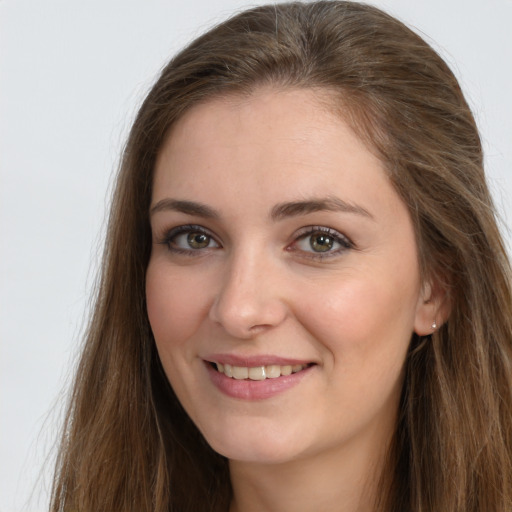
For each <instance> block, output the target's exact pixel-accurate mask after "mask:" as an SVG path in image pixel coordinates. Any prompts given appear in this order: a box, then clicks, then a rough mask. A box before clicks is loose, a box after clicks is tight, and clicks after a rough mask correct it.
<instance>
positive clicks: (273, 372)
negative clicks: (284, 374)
mask: <svg viewBox="0 0 512 512" xmlns="http://www.w3.org/2000/svg"><path fill="white" fill-rule="evenodd" d="M265 373H266V374H267V379H277V377H281V367H280V366H279V365H277V364H272V365H270V366H265Z"/></svg>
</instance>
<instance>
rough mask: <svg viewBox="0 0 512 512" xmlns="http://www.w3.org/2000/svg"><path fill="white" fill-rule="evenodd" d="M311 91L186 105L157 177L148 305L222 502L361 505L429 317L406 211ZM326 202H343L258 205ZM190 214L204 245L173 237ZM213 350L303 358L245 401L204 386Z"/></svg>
mask: <svg viewBox="0 0 512 512" xmlns="http://www.w3.org/2000/svg"><path fill="white" fill-rule="evenodd" d="M320 96H323V95H322V94H321V93H319V92H318V91H311V90H285V91H276V90H272V89H260V90H257V91H255V92H254V93H253V94H251V95H250V96H249V97H243V98H242V97H235V96H231V97H226V98H219V99H214V100H210V101H208V102H206V103H204V104H201V105H198V106H196V107H194V108H193V109H191V110H190V111H189V112H188V113H186V114H185V116H184V117H183V118H182V119H181V120H180V121H179V122H178V123H177V124H176V125H175V126H174V128H173V130H172V132H171V133H170V135H169V137H168V138H167V140H166V142H165V144H164V145H163V147H162V149H161V152H160V154H159V158H158V160H157V165H156V169H155V177H154V188H153V197H152V214H151V225H152V231H153V242H154V243H153V249H152V254H151V258H150V262H149V266H148V269H147V282H146V293H147V307H148V315H149V319H150V323H151V326H152V330H153V333H154V336H155V341H156V344H157V348H158V352H159V355H160V358H161V360H162V364H163V367H164V369H165V371H166V374H167V376H168V378H169V381H170V383H171V385H172V387H173V389H174V390H175V392H176V394H177V396H178V398H179V399H180V401H181V402H182V404H183V406H184V407H185V409H186V410H187V412H188V414H189V415H190V417H191V418H192V420H193V421H194V422H195V424H196V425H197V427H198V428H199V429H200V431H201V432H202V433H203V435H204V436H205V438H206V440H207V441H208V442H209V443H210V445H211V446H212V447H213V448H214V449H215V450H216V451H218V452H219V453H221V454H223V455H225V456H226V457H228V458H229V459H230V470H231V476H232V482H233V488H234V501H233V504H232V510H233V511H237V510H244V511H251V510H258V511H260V512H261V511H270V510H279V511H286V510H294V511H295V512H296V511H300V510H313V509H316V510H322V511H329V510H337V511H340V510H343V511H356V510H359V511H363V510H372V508H371V503H372V499H373V495H374V491H375V481H376V480H377V475H378V471H379V469H380V465H381V463H382V459H383V457H384V453H385V450H386V448H387V447H388V445H389V442H390V439H391V437H392V434H393V429H394V426H395V422H396V414H397V408H398V401H399V396H400V391H401V387H402V382H403V368H404V360H405V357H406V353H407V349H408V345H409V342H410V339H411V335H412V333H413V332H414V331H416V332H417V333H418V334H427V333H429V332H431V328H430V326H431V324H432V321H433V319H434V318H435V315H436V311H435V301H434V300H432V297H431V288H430V286H429V285H428V284H424V283H422V281H421V278H420V271H419V266H418V255H417V247H416V244H415V237H414V230H413V227H412V223H411V219H410V216H409V214H408V211H407V208H406V206H405V205H404V204H403V202H402V201H401V199H400V198H399V196H398V195H397V193H396V191H395V190H394V188H393V186H392V185H391V183H390V182H389V180H388V178H387V175H386V173H385V170H384V168H383V165H382V163H381V162H380V161H379V160H378V159H377V158H376V156H374V154H373V153H372V152H371V151H370V150H369V149H368V148H367V147H366V146H365V145H364V144H363V143H362V142H361V141H360V140H359V139H358V138H357V137H356V135H355V134H354V133H353V132H352V131H351V129H350V128H349V127H348V125H347V124H346V123H345V122H344V120H343V119H342V118H341V117H340V116H339V115H334V114H333V113H331V112H329V111H328V110H327V108H326V102H325V97H322V98H320ZM320 99H322V101H320ZM334 197H336V198H338V199H340V200H342V201H344V202H345V203H346V204H348V205H350V208H345V210H346V211H341V210H337V209H332V208H331V209H322V208H320V209H319V210H318V211H308V210H307V209H305V208H304V207H302V208H295V209H294V210H293V211H291V209H290V208H288V210H286V209H284V210H286V211H284V210H283V209H281V215H280V216H276V215H274V217H272V215H271V213H272V211H274V213H275V209H276V205H280V204H282V203H288V202H303V201H311V200H315V201H317V200H318V199H325V198H329V199H332V198H334ZM171 200H174V201H176V200H178V201H191V202H195V203H200V204H202V205H205V206H206V207H207V208H208V209H209V210H214V212H215V214H216V216H215V217H205V216H204V213H205V212H204V211H199V210H197V208H196V210H194V211H191V210H187V211H185V210H186V209H184V208H182V206H180V207H179V208H178V210H182V211H178V210H176V209H175V208H176V203H171V202H170V201H171ZM310 206H311V205H310ZM323 206H326V205H325V204H324V205H323ZM328 206H329V207H330V206H332V205H328ZM317 207H318V205H317ZM310 209H311V208H310ZM208 213H211V212H210V211H209V212H208ZM191 224H192V225H196V226H201V228H202V229H204V230H206V233H207V237H203V238H200V240H201V241H202V242H204V243H205V244H206V246H205V247H203V248H196V249H194V248H191V247H190V245H189V242H188V241H187V234H188V233H185V234H183V233H181V234H178V235H176V234H175V233H173V232H171V234H169V231H170V230H172V229H174V228H177V227H179V226H184V225H185V226H186V225H191ZM311 226H313V227H314V228H313V231H315V230H317V231H318V229H317V228H318V227H320V228H322V229H323V228H329V229H330V230H331V231H330V233H329V234H328V236H330V237H331V238H330V241H331V242H332V241H333V240H334V242H333V244H332V248H331V246H330V245H329V244H327V247H328V250H326V251H325V252H321V253H319V252H315V248H318V243H317V245H314V244H315V242H319V241H321V240H322V239H321V235H325V233H320V234H318V233H317V234H315V233H311V231H312V230H311V228H310V227H311ZM195 231H197V228H190V229H189V232H195ZM194 236H196V235H192V237H194ZM319 237H320V238H319ZM194 240H198V239H197V238H196V239H194ZM324 241H325V240H324ZM311 242H313V245H314V247H313V246H312V245H311ZM319 254H320V255H319ZM322 256H323V257H322ZM438 323H439V322H438ZM212 354H234V355H236V356H239V357H241V358H245V357H251V356H260V355H262V354H264V355H270V356H272V357H274V356H276V357H277V356H279V357H283V358H294V359H298V360H300V361H307V362H310V363H314V365H313V366H312V367H311V368H310V369H309V370H308V371H307V372H306V374H305V375H304V377H303V378H302V379H301V380H300V382H299V383H298V384H297V385H295V386H293V387H292V388H290V389H287V390H285V391H283V392H281V393H278V394H277V395H275V396H271V397H269V398H266V399H259V400H250V399H242V398H233V397H230V396H227V395H226V394H225V393H223V392H221V391H220V390H219V389H218V388H217V387H216V386H215V385H214V384H213V383H212V380H211V378H210V374H209V372H208V370H207V366H206V364H205V360H211V357H212ZM340 507H341V508H340Z"/></svg>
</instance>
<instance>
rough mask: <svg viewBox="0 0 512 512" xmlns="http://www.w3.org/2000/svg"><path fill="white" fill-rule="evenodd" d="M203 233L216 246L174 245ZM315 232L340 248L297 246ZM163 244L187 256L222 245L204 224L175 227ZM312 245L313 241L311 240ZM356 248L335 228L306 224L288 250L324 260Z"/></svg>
mask: <svg viewBox="0 0 512 512" xmlns="http://www.w3.org/2000/svg"><path fill="white" fill-rule="evenodd" d="M187 233H188V234H196V233H197V234H202V235H205V236H206V237H208V239H209V240H208V245H209V244H210V243H211V242H212V241H213V242H214V243H215V244H216V246H214V247H204V248H197V249H192V248H191V249H184V248H181V247H177V246H175V245H173V242H175V240H176V238H177V237H178V236H180V235H184V234H187ZM315 234H321V235H326V236H328V237H330V238H331V239H332V241H333V242H334V243H337V244H339V245H340V247H339V248H337V249H336V250H330V249H329V250H326V251H325V252H316V251H313V250H311V251H306V250H302V249H297V248H296V247H295V246H296V245H297V244H298V243H299V242H300V241H303V240H305V239H307V238H308V237H312V236H313V235H315ZM158 243H159V244H161V245H165V246H167V248H168V249H169V251H170V252H172V253H174V254H182V255H186V256H201V255H202V254H204V250H206V249H212V248H213V249H217V248H220V247H222V246H221V244H220V243H219V242H217V240H216V239H215V237H214V236H213V235H212V233H210V231H208V230H207V229H205V228H203V227H202V226H198V225H195V224H186V225H183V226H177V227H175V228H172V229H170V230H169V231H167V232H166V233H165V235H164V236H163V238H162V239H161V240H160V241H159V242H158ZM310 245H311V241H310ZM350 249H354V244H353V243H352V241H351V240H350V239H349V238H348V237H347V236H345V235H343V234H341V233H339V232H338V231H336V230H335V229H332V228H328V227H325V226H306V227H304V228H302V229H301V230H299V232H298V234H297V235H296V236H295V239H294V241H293V242H292V244H290V245H289V246H288V247H287V250H288V251H290V252H301V253H303V254H307V256H305V257H306V258H310V259H316V260H323V259H326V258H331V257H334V256H338V255H339V254H340V253H342V252H345V251H347V250H350Z"/></svg>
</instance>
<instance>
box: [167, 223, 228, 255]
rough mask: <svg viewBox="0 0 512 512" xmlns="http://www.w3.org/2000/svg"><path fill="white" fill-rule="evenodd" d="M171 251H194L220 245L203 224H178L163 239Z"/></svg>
mask: <svg viewBox="0 0 512 512" xmlns="http://www.w3.org/2000/svg"><path fill="white" fill-rule="evenodd" d="M161 243H162V244H164V245H167V247H168V248H169V250H170V251H173V252H178V253H192V252H197V251H201V250H204V249H212V248H218V247H220V245H219V244H218V243H217V242H216V241H215V239H214V238H213V236H212V235H211V234H210V233H208V231H206V230H205V229H204V228H202V227H201V226H178V227H176V228H173V229H171V230H170V231H169V232H168V233H167V234H166V235H165V237H164V238H163V240H162V241H161Z"/></svg>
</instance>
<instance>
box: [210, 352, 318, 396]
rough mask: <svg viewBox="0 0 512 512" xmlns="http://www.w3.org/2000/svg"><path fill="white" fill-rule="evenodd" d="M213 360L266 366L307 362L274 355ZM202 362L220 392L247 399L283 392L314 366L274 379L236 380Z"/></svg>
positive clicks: (296, 383)
mask: <svg viewBox="0 0 512 512" xmlns="http://www.w3.org/2000/svg"><path fill="white" fill-rule="evenodd" d="M231 361H233V362H231ZM235 361H236V362H235ZM256 361H257V362H256ZM263 361H264V362H263ZM267 361H268V362H267ZM277 361H284V362H277ZM215 362H219V363H221V364H233V365H235V366H249V367H254V366H266V365H270V364H276V365H279V366H285V365H289V364H290V365H293V364H308V363H304V362H301V361H298V362H296V360H294V359H281V358H275V357H274V358H272V359H271V360H269V359H266V358H265V357H259V356H258V357H256V358H242V359H240V358H238V357H236V356H229V357H228V356H226V357H222V358H217V359H215ZM204 363H205V367H206V370H207V372H208V375H209V377H210V379H211V381H212V382H213V384H214V385H215V386H216V387H217V389H218V390H219V391H220V392H221V393H223V394H224V395H227V396H229V397H231V398H238V399H242V400H248V401H251V400H265V399H269V398H272V397H274V396H276V395H279V394H281V393H284V392H285V391H287V390H289V389H291V388H293V387H295V386H297V385H298V384H299V383H300V382H301V381H302V379H304V378H305V377H307V376H308V375H310V373H311V371H312V370H313V368H314V367H315V366H316V365H311V366H308V367H307V368H304V369H303V370H301V371H299V372H297V373H292V374H291V375H282V376H281V377H277V378H275V379H265V380H249V379H246V380H237V379H233V378H231V377H228V376H226V375H224V374H223V373H220V372H218V371H217V370H216V369H214V368H213V367H212V364H211V362H210V361H209V360H204Z"/></svg>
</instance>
